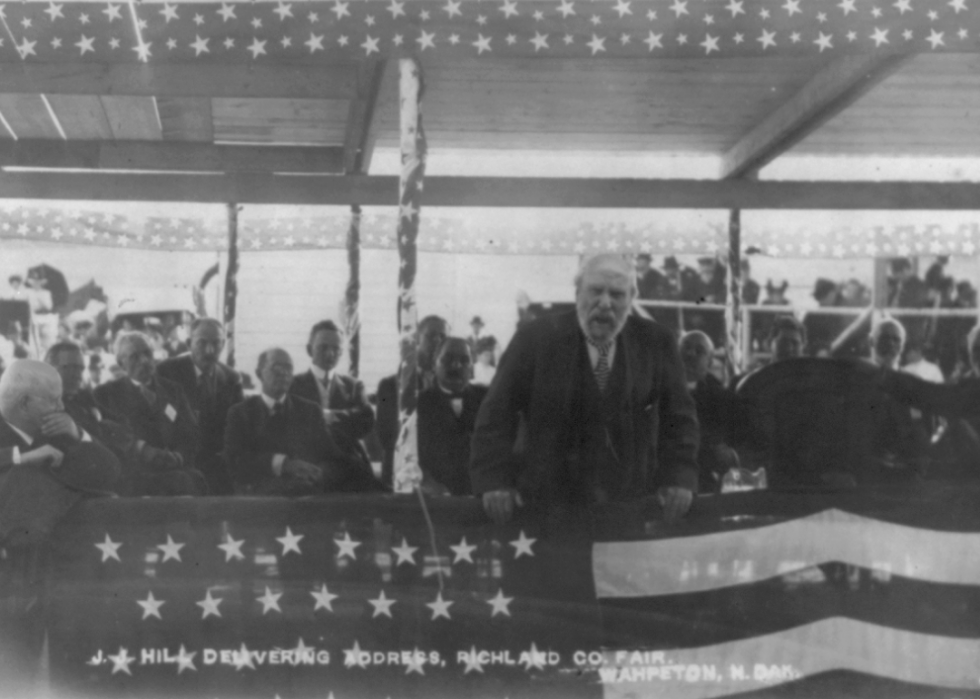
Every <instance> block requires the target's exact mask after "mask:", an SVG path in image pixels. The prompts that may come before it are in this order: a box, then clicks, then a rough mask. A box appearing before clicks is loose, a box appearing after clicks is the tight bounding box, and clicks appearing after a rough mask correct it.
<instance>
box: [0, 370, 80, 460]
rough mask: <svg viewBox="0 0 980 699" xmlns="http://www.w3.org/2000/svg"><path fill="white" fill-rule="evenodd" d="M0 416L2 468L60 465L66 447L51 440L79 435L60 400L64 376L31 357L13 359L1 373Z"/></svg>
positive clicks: (0, 456) (73, 437) (74, 437)
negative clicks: (22, 465) (61, 446)
mask: <svg viewBox="0 0 980 699" xmlns="http://www.w3.org/2000/svg"><path fill="white" fill-rule="evenodd" d="M0 417H2V418H3V420H2V421H0V472H2V471H6V470H7V469H9V468H10V467H11V466H14V465H17V464H24V465H37V466H51V467H58V466H60V465H61V462H62V459H63V458H64V451H63V450H62V449H58V448H57V447H55V446H52V445H51V444H50V443H49V440H50V439H51V438H52V437H57V436H59V435H61V436H69V434H70V436H71V438H72V439H77V437H78V432H77V427H76V426H75V425H74V423H72V422H71V418H68V416H67V415H65V412H64V405H63V404H62V402H61V377H60V376H58V372H57V371H55V370H54V369H52V368H51V367H49V366H48V365H47V364H44V363H43V362H37V361H34V360H32V359H18V360H16V361H14V362H12V363H11V364H10V366H9V367H7V369H6V370H5V371H4V372H3V376H2V377H0ZM68 423H71V424H70V425H69V424H68Z"/></svg>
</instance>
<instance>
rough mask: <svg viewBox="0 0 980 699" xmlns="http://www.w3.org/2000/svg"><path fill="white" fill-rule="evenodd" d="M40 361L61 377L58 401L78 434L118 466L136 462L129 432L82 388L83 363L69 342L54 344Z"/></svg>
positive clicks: (131, 436)
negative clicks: (104, 449) (102, 449)
mask: <svg viewBox="0 0 980 699" xmlns="http://www.w3.org/2000/svg"><path fill="white" fill-rule="evenodd" d="M44 361H45V362H46V363H48V364H49V365H51V366H52V367H54V369H55V371H57V372H58V375H59V376H60V377H61V390H62V393H61V400H62V402H63V403H64V406H65V413H66V414H67V416H68V417H69V418H71V420H72V421H73V422H74V423H75V425H77V427H78V430H79V434H80V435H89V436H90V437H91V438H92V439H93V440H94V441H96V442H98V443H99V444H102V445H104V446H105V447H107V448H108V449H110V450H111V451H112V452H113V453H114V454H115V455H116V457H117V458H118V459H119V461H120V462H121V463H129V462H131V461H133V460H135V459H137V454H136V438H135V436H134V435H133V431H132V430H130V429H129V428H128V427H127V426H126V425H124V424H123V420H122V419H121V418H119V417H118V416H116V415H109V414H107V413H106V412H105V411H103V410H101V409H100V408H99V407H98V405H97V404H96V402H95V396H94V395H93V394H92V390H91V389H89V388H86V387H85V386H84V385H83V376H84V373H85V360H84V358H83V357H82V350H81V348H80V347H79V346H78V345H76V344H74V343H73V342H67V341H66V342H57V343H55V344H54V345H52V346H51V347H49V348H48V351H47V354H46V355H45V357H44Z"/></svg>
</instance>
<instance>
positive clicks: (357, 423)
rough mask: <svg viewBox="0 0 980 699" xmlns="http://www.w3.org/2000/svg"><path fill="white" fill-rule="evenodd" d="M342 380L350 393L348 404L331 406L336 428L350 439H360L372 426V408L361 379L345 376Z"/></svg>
mask: <svg viewBox="0 0 980 699" xmlns="http://www.w3.org/2000/svg"><path fill="white" fill-rule="evenodd" d="M343 381H344V384H345V388H347V389H348V391H349V392H350V394H351V397H350V406H349V407H346V408H339V409H336V410H334V409H333V408H331V410H333V411H334V413H335V414H336V416H337V424H336V429H337V430H338V431H339V432H343V433H344V434H347V435H348V436H349V437H350V438H351V439H361V438H363V437H365V436H366V435H367V434H368V433H369V432H370V431H371V429H372V428H373V427H374V409H373V408H372V407H371V404H370V403H368V399H367V395H366V394H365V392H364V384H363V383H362V382H361V381H358V380H357V379H351V378H347V377H344V379H343Z"/></svg>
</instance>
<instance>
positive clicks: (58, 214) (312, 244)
mask: <svg viewBox="0 0 980 699" xmlns="http://www.w3.org/2000/svg"><path fill="white" fill-rule="evenodd" d="M90 206H91V205H87V206H79V207H77V208H59V207H53V206H31V205H16V206H4V205H3V204H0V243H2V241H3V240H5V239H6V240H24V241H30V242H40V243H61V244H72V245H84V246H98V247H108V248H131V249H141V250H160V251H167V252H175V251H176V252H179V251H202V250H219V251H223V250H227V247H228V223H227V220H226V219H225V218H223V217H221V216H215V217H207V218H205V217H200V216H168V217H163V216H143V215H139V214H134V213H126V214H123V213H118V212H111V213H110V212H104V211H99V210H97V209H94V208H89V207H90ZM742 218H743V221H742V246H743V248H750V247H755V248H758V249H759V250H760V251H762V252H763V253H765V254H767V255H770V256H773V257H785V258H831V259H833V258H837V259H844V258H873V257H894V256H908V255H956V256H965V257H972V256H974V255H976V254H977V253H978V252H980V223H978V221H977V219H976V217H975V216H972V215H970V214H969V213H965V214H959V213H943V212H934V211H933V212H900V213H898V214H895V213H890V212H844V213H836V212H813V211H803V212H794V211H787V212H775V213H773V212H761V211H744V212H743V213H742ZM350 220H351V213H350V209H349V208H346V207H318V211H317V213H315V214H309V215H303V216H275V217H270V216H268V215H265V214H262V215H258V214H255V213H253V212H252V211H250V207H248V206H245V207H242V212H241V214H240V216H239V235H238V247H239V250H240V252H241V253H242V254H243V255H248V254H251V253H263V252H270V251H275V250H343V249H346V245H347V232H348V229H349V227H350ZM398 222H399V216H398V209H396V208H394V207H364V212H363V214H362V217H361V228H360V231H361V239H360V244H361V247H362V248H363V249H367V250H392V251H395V250H397V245H396V242H395V241H396V230H397V225H398ZM418 226H419V233H418V239H417V243H416V244H417V247H418V250H419V251H420V252H425V253H458V254H471V255H582V254H588V253H597V252H633V253H638V252H646V253H649V254H651V255H714V254H717V253H719V252H724V251H726V250H727V248H728V223H727V212H725V211H720V210H719V211H705V212H694V211H680V210H677V211H675V210H661V211H657V212H656V214H655V215H651V214H650V213H648V212H644V211H637V210H629V211H601V212H597V211H591V210H587V209H573V210H561V211H552V210H546V209H508V210H501V209H495V210H485V209H447V208H430V209H429V210H428V211H427V212H426V214H425V215H424V216H422V217H419V219H418Z"/></svg>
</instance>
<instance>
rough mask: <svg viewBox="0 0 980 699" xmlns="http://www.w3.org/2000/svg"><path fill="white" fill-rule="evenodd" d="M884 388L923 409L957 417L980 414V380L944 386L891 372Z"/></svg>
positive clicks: (887, 373) (885, 378) (909, 403)
mask: <svg viewBox="0 0 980 699" xmlns="http://www.w3.org/2000/svg"><path fill="white" fill-rule="evenodd" d="M881 387H882V388H883V389H884V390H885V391H886V392H887V393H889V394H891V395H892V396H893V397H894V398H895V399H896V400H898V401H899V402H901V403H905V404H906V405H910V406H912V407H915V408H918V409H920V410H925V411H928V412H931V413H936V414H938V415H943V416H945V417H954V418H955V417H972V416H975V415H980V379H967V380H965V381H963V382H961V383H958V384H940V383H933V382H931V381H925V380H923V379H920V378H919V377H918V376H913V375H912V374H907V373H905V372H902V371H889V372H886V373H885V375H884V378H883V379H882V383H881Z"/></svg>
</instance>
